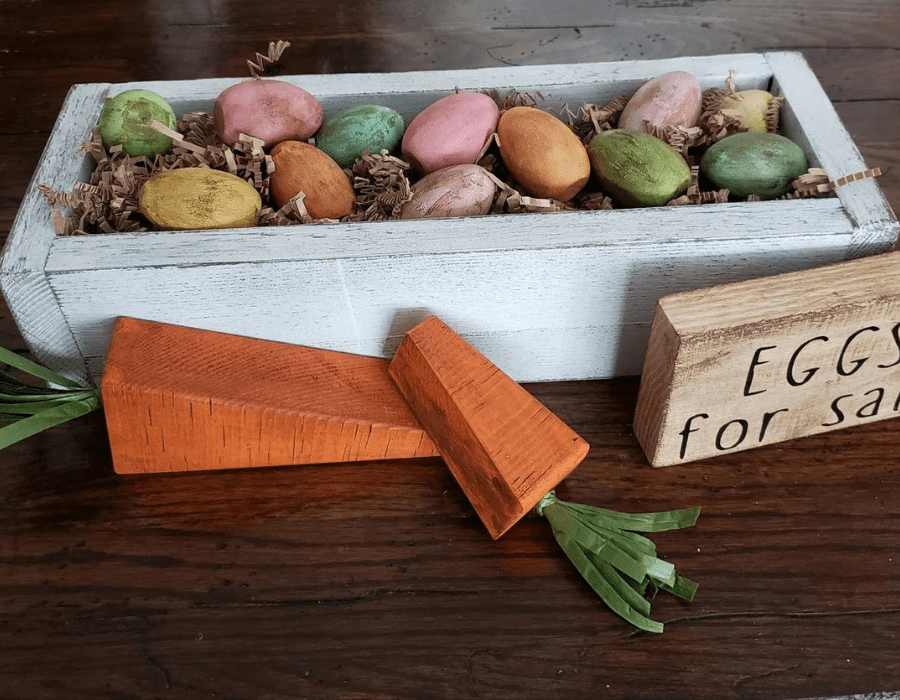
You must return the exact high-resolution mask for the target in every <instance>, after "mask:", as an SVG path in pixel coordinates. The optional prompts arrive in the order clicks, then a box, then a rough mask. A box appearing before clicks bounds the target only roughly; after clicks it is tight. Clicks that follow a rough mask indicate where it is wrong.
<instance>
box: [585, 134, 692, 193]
mask: <svg viewBox="0 0 900 700" xmlns="http://www.w3.org/2000/svg"><path fill="white" fill-rule="evenodd" d="M587 150H588V154H589V155H590V159H591V167H592V169H593V172H594V175H596V176H597V179H598V180H599V181H600V184H601V186H602V187H603V190H604V191H605V192H606V193H607V194H608V195H610V196H611V197H612V198H613V199H615V200H616V201H618V202H619V203H620V204H622V205H624V206H626V207H658V206H662V205H664V204H666V203H667V202H669V201H670V200H671V199H674V198H675V197H677V196H678V195H680V194H681V193H682V192H684V191H685V190H686V189H687V188H688V185H690V184H691V169H690V168H689V167H688V164H687V162H686V161H685V160H684V158H683V157H682V156H681V154H680V153H679V152H678V151H676V150H675V149H674V148H672V147H671V146H669V145H668V144H667V143H665V142H663V141H660V140H659V139H658V138H656V137H655V136H651V135H650V134H647V133H644V132H639V131H627V130H625V129H613V130H611V131H601V132H600V133H599V134H597V135H596V136H595V137H594V138H593V139H592V140H591V142H590V144H588V148H587Z"/></svg>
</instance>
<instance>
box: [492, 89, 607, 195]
mask: <svg viewBox="0 0 900 700" xmlns="http://www.w3.org/2000/svg"><path fill="white" fill-rule="evenodd" d="M497 135H498V136H499V138H500V155H501V156H502V157H503V162H504V163H506V166H507V167H508V168H509V170H510V172H511V173H512V174H513V177H515V178H516V180H517V181H518V182H519V184H520V185H521V186H522V187H523V188H524V190H525V192H526V194H529V195H532V196H534V197H545V198H550V199H556V200H559V201H561V202H566V201H568V200H570V199H572V197H574V196H575V195H576V194H578V193H579V192H580V191H581V189H582V188H583V187H584V186H585V185H586V184H587V181H588V178H589V177H590V175H591V163H590V161H589V160H588V154H587V151H586V150H585V148H584V146H583V145H582V143H581V141H579V140H578V137H577V136H575V134H574V133H573V132H572V130H571V129H569V127H568V126H566V125H565V124H564V123H563V122H562V121H561V120H559V119H557V118H556V117H554V116H553V115H552V114H548V113H547V112H544V111H542V110H540V109H537V108H535V107H513V108H512V109H510V110H508V111H507V112H504V113H503V115H502V116H501V117H500V123H499V124H498V126H497Z"/></svg>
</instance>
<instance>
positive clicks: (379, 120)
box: [316, 105, 403, 168]
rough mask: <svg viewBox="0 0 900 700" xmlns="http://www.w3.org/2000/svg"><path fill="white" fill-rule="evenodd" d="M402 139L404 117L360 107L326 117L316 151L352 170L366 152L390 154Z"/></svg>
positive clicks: (384, 109) (378, 108)
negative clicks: (355, 162)
mask: <svg viewBox="0 0 900 700" xmlns="http://www.w3.org/2000/svg"><path fill="white" fill-rule="evenodd" d="M402 138H403V117H402V116H400V113H399V112H397V111H396V110H393V109H391V108H390V107H381V106H380V105H357V106H356V107H350V108H348V109H343V110H340V111H339V112H335V113H334V114H329V115H326V116H325V119H324V120H323V121H322V126H321V127H320V128H319V132H318V133H317V134H316V148H319V149H321V150H323V151H325V153H327V154H328V155H330V156H331V157H332V158H333V159H334V160H335V162H336V163H337V164H338V165H340V166H341V167H342V168H349V167H351V166H352V165H353V162H354V161H355V160H356V159H357V158H359V157H360V156H361V155H362V154H363V153H364V152H365V151H368V152H369V153H381V151H382V150H386V151H388V153H390V152H391V151H393V150H394V149H395V148H396V147H397V144H399V143H400V139H402Z"/></svg>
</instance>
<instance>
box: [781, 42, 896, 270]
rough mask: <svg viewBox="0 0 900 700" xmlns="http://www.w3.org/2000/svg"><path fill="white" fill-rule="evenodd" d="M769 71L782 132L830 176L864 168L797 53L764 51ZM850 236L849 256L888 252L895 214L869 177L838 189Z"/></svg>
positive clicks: (853, 145) (854, 146) (827, 100)
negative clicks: (780, 98)
mask: <svg viewBox="0 0 900 700" xmlns="http://www.w3.org/2000/svg"><path fill="white" fill-rule="evenodd" d="M766 56H767V58H768V60H769V63H770V65H771V66H772V71H773V81H774V86H773V87H774V90H775V92H776V94H777V93H781V94H783V95H784V96H785V98H786V99H785V105H784V108H783V110H782V124H783V131H784V134H785V135H786V136H788V137H789V138H791V139H793V140H794V141H796V142H797V143H798V144H799V145H800V146H801V147H802V148H803V149H804V150H805V151H806V153H807V154H808V155H811V157H812V159H813V165H815V166H817V167H821V168H824V169H825V171H826V172H827V173H828V175H829V177H831V178H832V179H836V178H839V177H841V176H844V175H851V174H853V173H857V172H860V171H862V170H865V169H866V164H865V161H864V160H863V157H862V155H861V154H860V152H859V149H857V147H856V144H855V143H854V142H853V139H852V137H851V136H850V134H849V133H848V132H847V129H846V128H845V127H844V125H843V123H842V122H841V120H840V117H839V116H838V114H837V112H836V111H835V109H834V106H833V105H832V104H831V101H830V100H829V99H828V96H827V95H826V94H825V91H824V90H823V89H822V86H821V85H820V84H819V81H818V80H817V79H816V76H815V74H814V73H813V72H812V70H811V69H810V68H809V65H808V64H807V63H806V60H805V59H804V58H803V56H802V55H801V54H799V53H789V52H785V53H772V54H766ZM837 194H838V197H839V199H840V201H841V203H842V205H843V206H844V208H845V210H846V212H847V215H848V216H849V217H850V218H851V219H852V221H853V223H854V228H855V229H856V230H855V234H854V236H853V239H852V241H851V244H850V250H849V251H848V256H847V257H848V258H856V257H861V256H864V255H871V254H873V253H879V252H884V251H885V250H888V249H889V248H890V247H891V246H893V245H894V243H895V242H896V240H897V234H898V223H897V218H896V216H895V215H894V213H893V212H892V211H891V208H890V206H889V205H888V203H887V200H886V199H885V197H884V194H883V193H882V191H881V188H880V187H879V186H878V183H877V181H876V180H874V179H867V180H860V181H858V182H853V183H850V184H849V185H845V186H843V187H840V188H838V190H837Z"/></svg>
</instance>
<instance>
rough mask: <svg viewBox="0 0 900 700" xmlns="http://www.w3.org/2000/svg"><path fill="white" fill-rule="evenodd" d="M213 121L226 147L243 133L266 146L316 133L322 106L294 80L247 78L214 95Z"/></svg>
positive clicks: (306, 137)
mask: <svg viewBox="0 0 900 700" xmlns="http://www.w3.org/2000/svg"><path fill="white" fill-rule="evenodd" d="M213 121H214V123H215V127H216V133H217V134H218V135H219V138H221V139H222V140H223V141H224V142H225V143H227V144H228V145H229V146H233V145H234V143H235V142H236V141H237V140H238V138H239V137H240V135H241V134H242V133H243V134H247V135H248V136H254V137H256V138H258V139H262V141H263V142H264V145H265V146H266V147H268V146H272V145H274V144H276V143H279V142H281V141H286V140H288V139H300V140H302V139H308V138H309V137H310V136H312V135H313V134H314V133H316V130H317V129H318V128H319V127H320V126H321V125H322V105H320V104H319V101H318V100H317V99H316V98H315V97H313V96H312V95H311V94H309V93H308V92H307V91H306V90H304V89H303V88H301V87H299V86H297V85H294V84H293V83H287V82H284V81H282V80H246V81H244V82H242V83H238V84H237V85H232V86H231V87H230V88H228V89H227V90H225V91H224V92H222V94H221V95H219V97H218V98H216V104H215V109H214V112H213Z"/></svg>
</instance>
